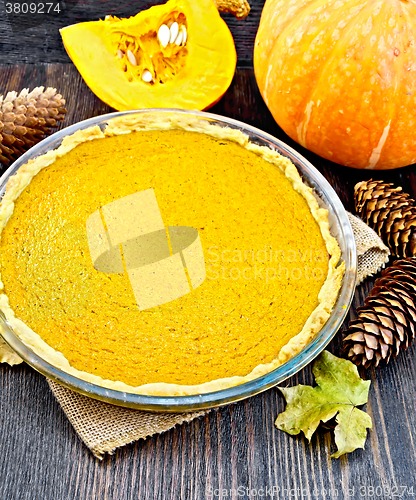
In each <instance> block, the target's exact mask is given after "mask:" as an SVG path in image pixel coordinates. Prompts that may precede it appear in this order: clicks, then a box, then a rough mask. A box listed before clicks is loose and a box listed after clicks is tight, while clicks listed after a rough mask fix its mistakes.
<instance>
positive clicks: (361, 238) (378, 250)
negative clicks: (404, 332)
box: [0, 213, 390, 459]
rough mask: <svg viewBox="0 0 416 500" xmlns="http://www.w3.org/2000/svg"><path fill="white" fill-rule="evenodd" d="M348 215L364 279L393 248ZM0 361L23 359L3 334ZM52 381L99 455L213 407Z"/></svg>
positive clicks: (74, 423) (69, 414)
mask: <svg viewBox="0 0 416 500" xmlns="http://www.w3.org/2000/svg"><path fill="white" fill-rule="evenodd" d="M348 217H349V219H350V223H351V226H352V229H353V231H354V237H355V241H356V244H357V256H358V263H357V275H358V283H361V282H362V281H363V280H364V279H365V278H366V277H367V276H372V275H373V274H375V273H377V272H378V271H379V270H380V269H381V268H383V267H384V266H385V264H386V262H387V261H388V258H389V254H390V252H389V250H388V248H387V247H386V246H385V245H384V243H383V242H382V241H381V239H380V238H379V236H377V234H376V233H375V232H374V231H373V230H372V229H371V228H369V227H368V226H367V225H366V224H365V223H364V222H363V221H362V220H361V219H358V218H357V217H355V216H354V215H352V214H350V213H348ZM0 362H5V363H9V364H11V365H13V364H17V363H21V362H22V360H21V359H20V358H19V356H17V354H15V353H14V352H13V351H12V350H11V349H10V348H9V347H8V346H7V344H5V343H4V341H3V339H2V338H1V337H0ZM48 384H49V386H50V388H51V390H52V392H53V394H54V395H55V397H56V399H57V401H58V402H59V404H60V405H61V407H62V409H63V411H64V412H65V414H66V415H67V417H68V419H69V421H70V422H71V424H72V426H73V427H74V429H75V431H76V432H77V434H78V435H79V437H80V438H81V439H82V441H83V442H84V443H85V444H86V446H87V447H88V448H89V449H90V450H91V451H92V453H93V454H94V456H96V457H97V458H99V459H102V458H103V456H104V454H105V453H110V454H111V453H114V451H115V450H116V449H117V448H119V447H121V446H124V445H126V444H129V443H132V442H134V441H137V440H138V439H146V438H147V437H149V436H152V435H154V434H159V433H162V432H165V431H167V430H169V429H171V428H172V427H174V426H175V425H178V424H182V423H184V422H190V421H191V420H193V419H195V418H197V417H201V416H202V415H205V414H206V413H207V412H208V411H209V410H203V411H195V412H189V413H151V412H145V411H141V410H131V409H129V408H121V407H119V406H113V405H111V404H108V403H103V402H101V401H97V400H95V399H91V398H88V397H86V396H83V395H81V394H78V393H76V392H73V391H71V390H70V389H67V388H66V387H64V386H62V385H60V384H58V383H57V382H54V381H52V380H49V379H48Z"/></svg>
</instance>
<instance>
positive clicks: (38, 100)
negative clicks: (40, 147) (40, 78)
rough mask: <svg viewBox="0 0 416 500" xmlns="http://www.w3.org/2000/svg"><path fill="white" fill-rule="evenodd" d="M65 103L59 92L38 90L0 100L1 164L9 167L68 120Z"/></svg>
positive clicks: (8, 95) (10, 93)
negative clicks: (64, 120) (52, 130)
mask: <svg viewBox="0 0 416 500" xmlns="http://www.w3.org/2000/svg"><path fill="white" fill-rule="evenodd" d="M64 105H65V99H63V98H62V96H61V95H60V94H57V92H56V89H53V88H50V87H49V88H47V89H46V90H45V91H44V87H36V88H35V89H33V90H32V92H29V89H23V90H22V91H21V92H20V94H17V92H9V93H8V94H7V95H6V96H5V97H3V96H0V163H4V164H5V165H9V164H10V163H11V162H13V161H14V160H15V159H16V158H17V157H19V156H20V155H22V154H23V153H24V152H25V151H27V150H28V149H29V148H30V147H32V146H33V145H34V144H36V143H37V142H39V141H41V140H42V139H43V137H44V136H45V135H46V134H49V133H50V132H51V128H52V127H55V126H56V123H57V122H58V121H62V120H63V119H64V118H65V113H66V109H65V107H64Z"/></svg>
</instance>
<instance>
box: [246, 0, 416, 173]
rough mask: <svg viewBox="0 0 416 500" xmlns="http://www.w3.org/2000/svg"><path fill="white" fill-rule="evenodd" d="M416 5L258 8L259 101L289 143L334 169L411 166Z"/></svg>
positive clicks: (323, 2)
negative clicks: (338, 166) (330, 163)
mask: <svg viewBox="0 0 416 500" xmlns="http://www.w3.org/2000/svg"><path fill="white" fill-rule="evenodd" d="M415 36H416V1H415V0H267V1H266V3H265V6H264V10H263V13H262V16H261V21H260V26H259V30H258V33H257V38H256V42H255V49H254V69H255V75H256V79H257V83H258V86H259V88H260V92H261V94H262V96H263V98H264V101H265V102H266V105H267V106H268V108H269V109H270V111H271V113H272V114H273V116H274V118H275V120H276V121H277V123H278V124H279V125H280V127H282V129H283V130H284V131H285V132H286V133H287V134H288V135H289V136H290V137H291V138H292V139H294V140H295V141H297V142H298V143H299V144H301V145H302V146H304V147H306V148H308V149H309V150H311V151H313V152H315V153H317V154H319V155H320V156H323V157H324V158H327V159H329V160H332V161H333V162H336V163H340V164H343V165H348V166H351V167H355V168H368V169H391V168H398V167H402V166H404V165H409V164H411V163H415V162H416V40H415Z"/></svg>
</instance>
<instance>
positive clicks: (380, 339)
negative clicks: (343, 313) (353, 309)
mask: <svg viewBox="0 0 416 500" xmlns="http://www.w3.org/2000/svg"><path fill="white" fill-rule="evenodd" d="M357 313H358V318H357V319H356V320H354V321H351V322H350V324H349V328H348V330H347V331H346V334H347V336H346V337H345V338H344V348H345V349H346V350H347V351H348V357H349V358H350V359H351V361H353V362H354V363H355V364H356V365H363V366H364V367H365V368H368V367H369V366H371V365H373V366H378V365H379V363H380V361H381V360H384V361H385V362H386V363H388V362H389V360H390V357H391V356H393V357H395V356H397V355H398V353H399V351H400V349H407V348H408V347H409V345H410V344H411V343H412V341H413V339H414V338H415V333H416V257H413V258H409V259H405V260H397V261H395V262H394V263H393V265H392V266H390V267H388V268H387V269H385V270H384V271H383V272H382V273H381V278H379V279H377V280H376V282H375V286H374V288H373V289H372V290H371V292H370V295H369V296H368V297H367V298H366V300H365V303H364V306H362V307H359V308H358V309H357Z"/></svg>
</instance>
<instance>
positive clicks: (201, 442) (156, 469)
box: [0, 1, 416, 500]
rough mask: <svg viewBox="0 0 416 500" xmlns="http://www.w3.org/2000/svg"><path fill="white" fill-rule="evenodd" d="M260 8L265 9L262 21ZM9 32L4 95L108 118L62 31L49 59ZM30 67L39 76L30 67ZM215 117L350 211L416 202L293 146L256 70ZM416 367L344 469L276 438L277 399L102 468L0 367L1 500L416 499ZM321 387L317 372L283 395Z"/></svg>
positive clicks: (314, 447)
mask: <svg viewBox="0 0 416 500" xmlns="http://www.w3.org/2000/svg"><path fill="white" fill-rule="evenodd" d="M139 3H140V4H143V3H144V2H130V3H129V4H128V5H127V4H125V5H123V6H121V3H120V2H111V3H110V2H107V1H103V2H83V3H82V5H83V6H85V9H87V8H90V7H91V6H90V4H93V5H95V6H96V7H97V9H96V10H88V16H87V15H86V14H85V12H87V10H85V11H84V10H83V9H84V7H82V8H81V2H79V4H78V6H77V7H76V8H77V9H78V10H76V8H75V7H74V9H73V11H72V13H73V14H74V13H76V15H77V16H81V14H82V15H84V14H85V16H84V17H82V16H81V17H82V19H84V18H85V17H89V18H96V17H99V15H100V13H101V12H102V11H105V9H104V7H108V6H109V5H110V4H111V6H112V8H114V9H115V11H116V12H118V9H117V8H116V7H115V4H116V5H119V4H120V15H122V14H121V12H122V13H123V15H127V14H131V13H133V12H135V10H138V9H136V5H138V4H139ZM261 3H262V2H260V1H258V2H257V3H256V11H257V12H260V10H261ZM0 8H1V2H0ZM101 9H102V10H101ZM123 9H124V10H123ZM93 14H94V15H93ZM74 15H75V14H74ZM74 20H80V19H78V18H75V17H74V18H73V19H72V22H74ZM256 20H257V21H256V22H258V17H257V18H256ZM233 22H234V21H233ZM6 24H7V23H5V22H3V20H2V21H0V44H1V45H0V62H2V63H3V65H2V66H0V94H3V93H4V92H6V91H7V90H12V89H16V90H19V89H21V88H23V87H25V86H30V87H34V86H36V85H47V86H55V87H57V88H58V90H59V91H60V92H61V93H62V94H63V95H64V96H65V97H66V99H67V107H68V110H69V113H68V116H67V118H66V120H65V123H64V124H63V125H62V126H66V125H69V124H71V123H74V122H76V121H79V120H82V119H85V118H89V117H91V116H95V115H98V114H102V113H105V112H107V111H109V108H108V107H107V106H106V105H105V104H103V103H102V102H101V101H100V100H99V99H98V98H96V97H95V96H94V95H93V94H92V93H91V91H90V90H89V89H88V87H87V86H86V85H85V84H84V82H83V81H82V79H81V77H80V76H79V74H78V72H77V70H76V69H75V68H74V67H73V65H72V64H71V63H66V64H64V63H63V62H64V61H67V60H66V59H65V57H66V56H65V54H64V53H63V52H62V50H61V49H59V50H58V48H57V46H56V44H55V42H54V40H55V39H56V32H55V31H56V30H55V28H56V26H55V25H54V24H51V25H50V26H43V27H42V26H41V27H38V28H32V31H33V32H34V33H35V35H36V36H35V37H34V38H33V40H35V41H36V40H38V38H36V37H42V33H44V34H45V40H44V44H43V45H41V47H42V50H40V48H39V47H31V46H29V44H31V43H32V42H31V41H30V40H31V35H30V33H26V34H21V35H20V34H18V33H12V32H11V30H10V28H9V27H8V26H6ZM250 26H251V28H250V30H251V31H250V32H249V33H244V31H245V29H244V28H240V30H241V31H238V33H237V34H238V39H241V37H243V38H245V40H254V35H255V27H254V25H253V24H251V25H250ZM42 30H44V31H42ZM53 30H55V31H53ZM250 43H251V42H250ZM22 46H23V47H24V48H22ZM237 46H238V49H239V54H243V56H242V58H243V63H244V61H245V62H247V61H250V59H249V57H248V56H249V52H248V50H247V49H246V48H244V47H243V46H239V45H238V44H237ZM13 51H16V53H15V54H12V52H13ZM49 55H50V57H49ZM245 58H246V59H245ZM24 61H26V62H35V63H36V64H28V65H24V64H21V63H22V62H24ZM50 61H57V62H58V64H50ZM4 63H8V64H7V65H5V64H4ZM47 63H49V64H47ZM212 111H213V112H215V113H218V114H222V115H225V116H229V117H232V118H236V119H239V120H242V121H244V122H246V123H249V124H251V125H254V126H257V127H259V128H261V129H263V130H265V131H267V132H269V133H271V134H273V135H274V136H276V137H278V138H279V139H282V140H284V141H285V142H287V143H288V144H289V145H291V146H292V147H294V148H295V149H297V150H298V151H299V152H300V153H301V154H303V155H304V156H305V157H307V158H308V159H309V160H310V161H311V162H312V163H313V164H314V165H315V166H316V167H317V168H318V169H319V170H320V171H321V172H322V173H323V174H324V175H325V177H326V178H327V179H328V180H329V182H330V183H331V184H332V186H333V187H334V188H335V190H336V191H337V193H338V195H339V196H340V198H341V200H342V202H343V203H344V204H345V206H346V208H347V209H350V210H352V209H353V197H352V193H353V186H354V184H355V183H356V182H357V181H359V180H362V179H368V178H370V177H373V178H377V179H383V180H388V181H392V182H395V183H397V184H401V185H402V186H403V187H404V188H405V189H406V190H407V191H409V192H410V193H411V194H413V196H415V195H416V175H415V173H416V169H415V168H414V167H406V168H402V169H399V170H396V171H390V172H372V173H371V174H370V173H368V172H362V171H356V170H353V169H348V168H344V167H340V166H338V165H334V164H331V162H328V161H325V160H323V159H321V158H319V157H318V156H316V155H314V154H312V153H310V152H308V151H306V150H304V149H303V148H301V147H300V146H298V145H297V144H295V143H294V142H293V141H291V140H290V139H289V138H288V137H287V136H286V135H285V134H284V133H283V132H282V130H281V129H280V128H279V127H278V126H277V125H276V123H275V122H274V120H273V118H272V117H271V115H270V114H269V112H268V110H267V108H266V107H265V105H264V103H263V101H262V99H261V97H260V94H259V92H258V90H257V86H256V82H255V78H254V73H253V70H252V69H251V68H249V67H245V68H241V67H240V68H239V69H238V70H237V72H236V75H235V78H234V81H233V84H232V86H231V87H230V89H229V90H228V92H227V94H226V95H225V96H224V98H223V99H222V100H221V101H220V102H219V103H218V104H217V105H216V106H215V107H214V108H213V109H212ZM372 283H373V282H372V281H371V280H368V281H367V282H366V283H365V284H364V285H362V286H360V287H359V288H358V289H357V291H356V293H355V298H354V304H353V307H352V309H351V311H350V314H349V317H350V318H354V317H355V314H356V313H355V310H356V307H358V306H359V305H361V304H362V303H363V300H364V298H365V296H366V295H367V294H368V292H369V290H370V289H371V287H372ZM344 328H345V325H344V327H343V328H342V329H344ZM341 336H342V332H340V333H338V335H337V336H336V337H335V339H334V340H333V342H332V343H331V344H330V347H329V349H330V350H331V351H332V352H333V353H334V354H337V355H340V354H341V349H340V343H341V342H340V339H341ZM415 364H416V349H415V347H414V346H413V347H412V348H410V349H409V350H408V351H406V352H402V353H401V354H400V356H399V357H398V358H396V359H394V360H393V361H392V362H391V363H390V365H388V366H387V367H384V368H382V369H379V370H368V371H366V372H364V373H363V376H365V377H366V378H369V379H371V380H372V386H371V388H370V399H369V403H368V405H367V412H368V413H370V415H371V416H372V418H373V424H374V429H373V431H372V432H371V433H369V437H368V440H367V443H366V447H365V450H357V451H355V452H354V453H351V454H349V455H347V456H344V457H342V458H341V459H339V460H334V459H331V458H330V454H331V452H333V451H334V449H335V447H334V444H333V435H332V433H331V432H330V431H324V430H319V431H318V432H317V433H316V435H315V436H314V437H313V438H312V440H311V442H310V443H308V442H307V441H306V440H305V439H304V437H303V436H298V437H290V436H288V435H287V434H285V433H283V432H281V431H278V430H277V429H276V428H275V427H274V420H275V418H276V416H277V414H278V413H279V412H281V411H283V409H284V406H285V405H284V400H283V398H282V397H281V395H280V393H279V391H278V390H277V389H271V390H269V391H267V392H265V393H263V394H261V395H258V396H256V397H253V398H250V399H248V400H246V401H243V402H240V403H236V404H234V405H229V406H226V407H223V408H220V409H218V410H212V411H211V412H210V413H209V414H207V415H206V416H205V417H203V418H200V419H198V420H195V421H193V422H191V423H189V424H185V425H182V426H180V427H177V428H175V429H172V430H171V431H169V432H166V433H164V434H161V435H157V436H154V437H152V438H148V439H147V440H145V441H143V440H142V441H139V442H136V443H134V444H132V445H129V446H126V447H124V448H121V449H119V450H117V452H116V453H115V454H114V455H112V456H107V457H106V458H105V459H104V460H103V461H102V462H100V461H99V460H97V459H95V458H94V457H93V456H92V454H91V453H90V452H89V450H88V449H87V448H86V447H85V446H84V445H83V443H82V442H81V441H80V439H79V438H78V437H77V435H76V433H75V432H74V430H73V429H72V427H71V425H70V424H69V422H68V421H67V419H66V418H65V415H64V413H63V412H62V410H61V409H60V407H59V405H58V404H57V402H56V401H55V399H54V397H53V396H52V394H51V392H50V390H49V388H48V386H47V383H46V381H45V379H44V378H43V377H42V376H41V375H39V374H38V373H36V372H35V371H33V370H32V369H31V368H29V367H28V366H25V365H19V366H16V367H13V368H11V367H9V366H6V365H1V366H0V370H1V378H0V384H1V393H0V500H64V499H65V500H78V499H80V500H95V499H100V500H101V499H105V500H107V499H108V500H110V499H111V500H121V499H123V500H127V499H129V500H130V499H140V500H141V499H149V500H150V499H153V500H156V499H172V500H173V499H181V500H182V499H184V500H203V499H211V498H212V499H216V498H227V499H228V498H232V499H233V500H237V499H264V498H267V499H269V498H273V499H275V498H276V499H299V500H300V499H308V500H313V499H327V500H328V499H331V500H332V499H338V498H346V499H352V498H354V499H355V498H357V499H359V498H370V499H372V498H381V499H389V498H405V499H409V500H411V499H413V498H414V497H415V496H416V479H415V467H416V443H415V439H416V438H415V431H416V416H415V415H416V407H415V400H416V390H415V378H416V366H415ZM312 382H313V378H312V375H311V369H310V366H309V367H307V368H305V369H304V370H302V371H301V372H299V373H298V374H297V375H296V376H294V377H292V378H291V379H289V380H288V381H286V382H285V385H286V386H292V385H295V384H298V383H302V384H311V383H312ZM412 488H413V489H412ZM412 493H413V494H412Z"/></svg>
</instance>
